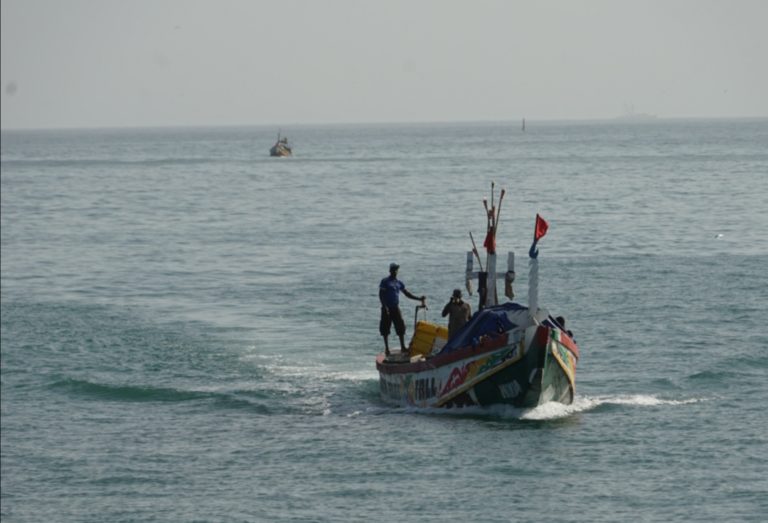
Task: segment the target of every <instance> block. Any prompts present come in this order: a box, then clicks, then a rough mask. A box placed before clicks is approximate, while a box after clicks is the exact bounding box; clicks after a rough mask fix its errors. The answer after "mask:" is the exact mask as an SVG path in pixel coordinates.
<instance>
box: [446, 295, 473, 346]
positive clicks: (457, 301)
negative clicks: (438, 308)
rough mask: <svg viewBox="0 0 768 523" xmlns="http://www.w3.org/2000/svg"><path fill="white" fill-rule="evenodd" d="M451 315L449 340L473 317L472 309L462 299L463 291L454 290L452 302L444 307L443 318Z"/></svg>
mask: <svg viewBox="0 0 768 523" xmlns="http://www.w3.org/2000/svg"><path fill="white" fill-rule="evenodd" d="M449 314H450V316H449V317H448V339H451V337H452V336H453V335H454V334H455V333H456V332H458V330H459V329H461V328H462V327H463V326H464V325H465V324H466V323H467V322H468V321H469V319H470V318H471V317H472V307H470V306H469V303H466V302H465V301H464V300H462V299H461V289H454V290H453V296H451V301H449V302H448V303H447V304H446V305H445V307H443V318H445V317H446V316H448V315H449Z"/></svg>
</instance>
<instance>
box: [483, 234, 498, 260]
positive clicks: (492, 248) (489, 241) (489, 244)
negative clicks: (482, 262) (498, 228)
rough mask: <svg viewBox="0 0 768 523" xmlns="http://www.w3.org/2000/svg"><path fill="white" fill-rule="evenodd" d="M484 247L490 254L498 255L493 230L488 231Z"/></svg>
mask: <svg viewBox="0 0 768 523" xmlns="http://www.w3.org/2000/svg"><path fill="white" fill-rule="evenodd" d="M483 247H485V249H486V250H487V251H488V252H489V253H491V254H496V235H494V234H493V229H488V234H486V235H485V241H484V242H483Z"/></svg>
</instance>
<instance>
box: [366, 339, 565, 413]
mask: <svg viewBox="0 0 768 523" xmlns="http://www.w3.org/2000/svg"><path fill="white" fill-rule="evenodd" d="M578 357H579V349H578V347H577V345H576V343H575V342H574V341H573V340H572V339H571V338H570V337H569V336H568V335H567V334H566V333H565V332H563V331H562V330H560V329H559V328H557V327H556V326H547V325H532V326H529V327H527V328H517V329H514V330H510V331H508V332H504V333H500V334H496V335H493V336H486V337H484V339H481V340H479V342H478V343H477V344H476V345H470V346H467V347H463V348H460V349H458V350H456V351H453V352H450V353H448V354H441V353H438V354H435V355H431V356H428V357H416V358H412V359H411V360H405V361H401V360H398V357H397V355H395V356H394V357H390V358H385V356H384V354H383V353H381V354H379V355H378V357H377V359H376V368H377V369H378V371H379V385H380V392H381V397H382V399H383V400H384V401H386V402H387V403H390V404H393V405H399V406H413V407H463V406H472V405H478V406H488V405H499V404H500V405H510V406H514V407H518V408H532V407H535V406H537V405H540V404H542V403H546V402H549V401H556V402H560V403H565V404H570V403H572V402H573V397H574V394H575V387H576V383H575V378H576V362H577V360H578Z"/></svg>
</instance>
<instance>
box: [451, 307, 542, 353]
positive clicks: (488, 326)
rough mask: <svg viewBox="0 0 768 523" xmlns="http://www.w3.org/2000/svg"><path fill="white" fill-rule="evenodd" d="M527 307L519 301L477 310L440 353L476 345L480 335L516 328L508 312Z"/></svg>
mask: <svg viewBox="0 0 768 523" xmlns="http://www.w3.org/2000/svg"><path fill="white" fill-rule="evenodd" d="M527 309H528V308H527V307H523V306H522V305H520V304H519V303H512V302H508V303H503V304H501V305H495V306H493V307H488V308H487V309H483V310H481V311H478V312H476V313H475V314H474V315H473V316H472V318H471V319H470V320H469V322H467V324H466V325H464V327H462V328H461V330H460V331H459V332H457V333H456V334H454V335H453V336H452V337H451V339H450V340H448V343H446V344H445V346H444V347H443V349H442V350H441V351H440V354H446V353H448V352H453V351H455V350H456V349H459V348H461V347H466V346H467V345H476V344H477V343H478V341H479V340H480V336H484V335H494V334H500V333H502V332H506V331H508V330H510V329H513V328H515V327H516V325H515V324H514V323H512V322H511V321H509V318H508V317H507V312H508V311H519V310H527Z"/></svg>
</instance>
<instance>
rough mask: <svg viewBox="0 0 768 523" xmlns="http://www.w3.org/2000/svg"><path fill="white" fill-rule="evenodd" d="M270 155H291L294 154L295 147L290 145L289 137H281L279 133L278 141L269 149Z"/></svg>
mask: <svg viewBox="0 0 768 523" xmlns="http://www.w3.org/2000/svg"><path fill="white" fill-rule="evenodd" d="M269 155H270V156H291V155H293V149H291V146H290V145H288V138H286V137H285V136H283V137H282V138H281V137H280V133H279V132H278V133H277V141H276V142H275V145H273V146H272V148H271V149H270V150H269Z"/></svg>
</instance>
